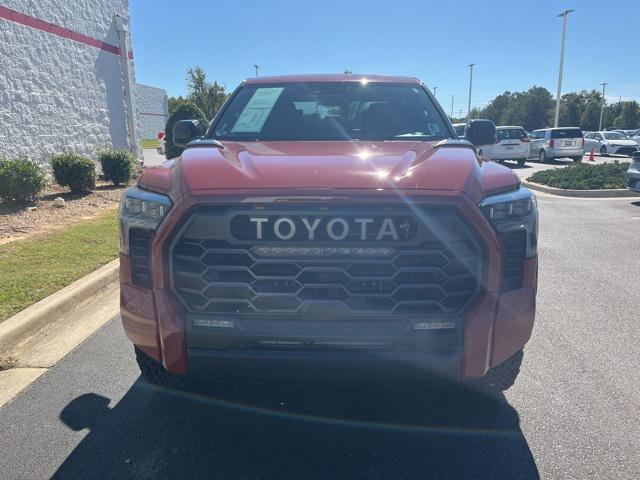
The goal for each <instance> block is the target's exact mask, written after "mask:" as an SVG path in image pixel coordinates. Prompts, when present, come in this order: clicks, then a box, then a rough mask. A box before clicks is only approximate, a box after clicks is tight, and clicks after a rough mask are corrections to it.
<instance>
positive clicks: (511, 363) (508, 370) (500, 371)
mask: <svg viewBox="0 0 640 480" xmlns="http://www.w3.org/2000/svg"><path fill="white" fill-rule="evenodd" d="M523 356H524V351H523V350H520V351H519V352H517V353H516V354H515V355H513V356H512V357H510V358H508V359H507V360H505V361H504V362H502V363H501V364H500V365H496V366H495V367H493V368H492V369H491V370H489V371H488V372H487V373H486V374H485V376H484V377H483V378H482V380H481V381H480V386H481V388H482V389H483V390H485V391H488V392H504V391H505V390H507V389H509V387H511V386H512V385H513V384H514V383H515V381H516V378H517V377H518V374H519V373H520V365H522V358H523Z"/></svg>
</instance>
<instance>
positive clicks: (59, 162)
mask: <svg viewBox="0 0 640 480" xmlns="http://www.w3.org/2000/svg"><path fill="white" fill-rule="evenodd" d="M98 159H99V160H100V165H101V167H102V173H103V176H104V178H105V180H108V181H110V182H111V183H113V184H114V185H115V186H118V185H120V184H122V183H128V182H129V180H130V179H131V178H132V176H133V174H134V170H135V160H136V158H135V156H134V155H133V154H131V153H130V152H128V151H126V150H117V149H106V150H103V151H101V152H100V154H99V155H98ZM50 165H51V170H52V171H53V178H54V179H55V181H56V183H57V184H58V185H60V186H62V187H69V189H70V190H71V191H72V192H74V193H77V192H86V191H89V190H91V189H93V188H95V186H96V165H95V163H94V162H93V161H92V160H90V159H88V158H84V157H82V156H80V155H78V154H77V153H75V152H67V153H59V154H56V155H53V156H52V157H51V161H50ZM46 185H47V181H46V175H45V173H44V171H43V169H42V168H41V167H40V166H39V165H38V164H37V163H35V162H33V161H32V160H29V159H27V158H18V159H15V160H7V159H0V198H3V199H5V200H7V201H10V202H24V201H28V200H33V199H35V197H37V196H38V194H39V193H40V192H42V190H43V189H44V188H45V187H46Z"/></svg>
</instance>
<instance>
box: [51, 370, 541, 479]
mask: <svg viewBox="0 0 640 480" xmlns="http://www.w3.org/2000/svg"><path fill="white" fill-rule="evenodd" d="M109 402H110V400H109V399H108V398H105V397H102V396H99V395H96V394H85V395H82V396H80V397H77V398H76V399H74V400H73V401H72V402H70V403H69V404H68V405H67V406H66V407H65V408H64V410H63V411H62V412H61V414H60V419H61V420H62V421H63V422H64V423H65V424H66V425H67V426H69V427H70V428H72V429H73V430H76V431H78V430H82V429H85V428H86V429H89V433H88V434H87V436H86V437H85V438H84V440H83V441H82V442H81V443H80V444H79V445H78V446H77V447H76V449H75V450H74V451H73V452H72V453H71V454H70V455H69V457H68V458H67V459H66V460H65V462H64V463H63V464H62V465H61V466H60V468H59V469H58V471H57V472H56V473H55V475H54V477H53V478H118V479H126V478H168V479H174V478H175V479H178V478H214V477H215V478H225V479H226V478H233V479H236V478H260V479H262V478H265V479H266V478H275V479H287V478H295V479H302V478H304V479H306V478H336V479H339V478H348V479H356V478H363V479H401V478H447V479H450V478H465V479H467V478H495V479H506V478H518V479H528V478H539V475H538V470H537V468H536V465H535V462H534V459H533V456H532V454H531V452H530V450H529V447H528V445H527V442H526V440H525V438H524V436H523V434H522V432H521V430H520V427H519V418H518V414H517V413H516V411H515V410H514V409H513V408H512V407H511V406H510V405H509V404H508V403H507V401H506V400H505V398H504V396H500V397H499V398H496V399H482V398H480V397H479V396H478V395H476V394H473V395H472V394H469V393H467V392H461V391H459V389H450V388H449V389H444V390H437V391H434V390H433V389H429V388H428V387H416V386H394V387H390V386H389V387H384V386H378V387H375V388H374V387H364V386H359V387H335V386H334V387H329V386H321V385H318V386H295V385H288V386H281V385H219V386H209V387H205V388H200V389H199V391H198V392H197V393H184V392H176V391H169V390H163V389H159V388H157V387H153V386H150V385H149V384H147V383H145V382H144V381H142V380H138V381H137V382H136V383H135V384H134V385H133V386H132V388H131V389H130V390H129V391H128V392H127V394H126V395H125V396H124V398H122V399H121V400H120V401H119V402H118V403H117V404H116V405H115V406H112V407H109Z"/></svg>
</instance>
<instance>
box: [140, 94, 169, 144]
mask: <svg viewBox="0 0 640 480" xmlns="http://www.w3.org/2000/svg"><path fill="white" fill-rule="evenodd" d="M136 102H137V106H138V136H139V137H140V138H141V139H146V138H157V135H158V132H163V131H164V126H165V124H166V123H167V117H166V115H167V114H168V113H169V100H168V98H167V92H166V91H164V90H163V89H161V88H156V87H150V86H148V85H142V84H141V83H137V84H136ZM159 114H163V115H165V116H161V115H159Z"/></svg>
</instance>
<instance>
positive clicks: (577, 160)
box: [571, 157, 582, 163]
mask: <svg viewBox="0 0 640 480" xmlns="http://www.w3.org/2000/svg"><path fill="white" fill-rule="evenodd" d="M571 160H573V161H574V163H581V162H582V157H571Z"/></svg>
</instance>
